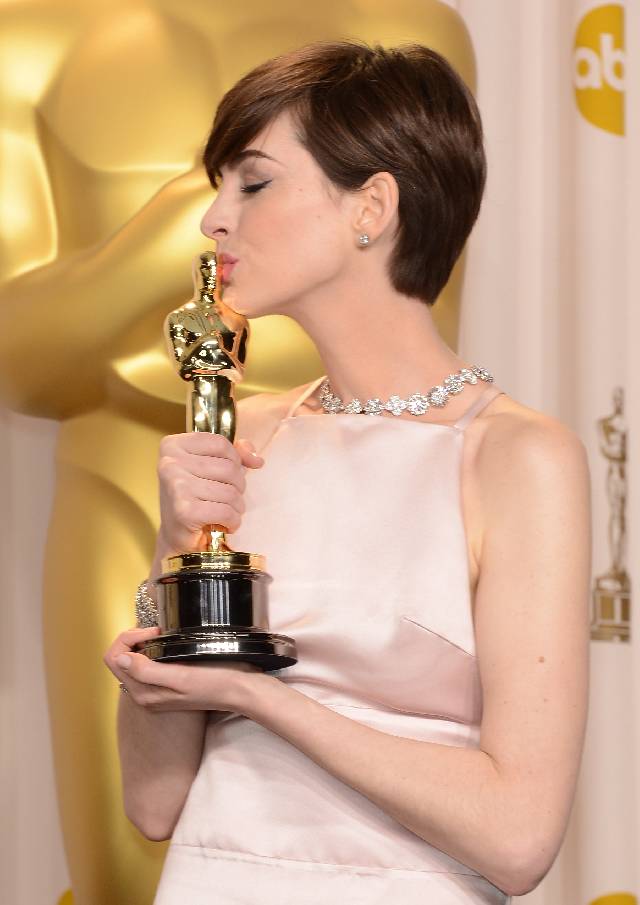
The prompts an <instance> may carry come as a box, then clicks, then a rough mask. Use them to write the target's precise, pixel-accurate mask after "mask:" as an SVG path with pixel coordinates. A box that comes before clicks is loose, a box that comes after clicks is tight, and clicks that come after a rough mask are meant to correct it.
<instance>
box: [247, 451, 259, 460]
mask: <svg viewBox="0 0 640 905" xmlns="http://www.w3.org/2000/svg"><path fill="white" fill-rule="evenodd" d="M249 455H250V456H253V458H254V459H261V458H262V456H259V455H258V453H255V452H254V451H253V450H252V449H250V450H249Z"/></svg>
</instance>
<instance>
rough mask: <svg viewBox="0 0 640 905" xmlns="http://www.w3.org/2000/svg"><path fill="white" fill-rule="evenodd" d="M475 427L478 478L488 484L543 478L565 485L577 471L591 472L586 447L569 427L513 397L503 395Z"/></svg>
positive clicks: (478, 420) (472, 426) (579, 472)
mask: <svg viewBox="0 0 640 905" xmlns="http://www.w3.org/2000/svg"><path fill="white" fill-rule="evenodd" d="M476 421H477V424H476V423H473V422H472V425H470V427H471V428H474V431H473V433H474V434H475V437H474V439H475V444H474V445H475V447H476V448H475V456H474V459H475V465H476V468H475V469H474V470H475V471H476V474H477V476H478V477H479V478H480V479H481V480H482V481H483V482H484V481H488V480H493V479H496V480H499V481H500V483H501V484H504V482H505V481H507V480H509V479H511V480H513V481H514V482H516V483H517V482H518V481H520V480H522V479H523V478H539V479H543V478H545V477H546V479H548V480H551V481H552V482H562V481H563V479H565V478H566V477H567V476H568V475H567V470H571V471H572V472H573V473H574V474H577V475H578V476H584V474H585V473H586V472H587V471H588V466H587V455H586V450H585V446H584V443H583V442H582V440H581V438H580V437H579V436H578V434H577V433H576V432H575V431H574V430H573V429H572V428H571V427H569V426H568V425H567V424H565V423H564V422H563V421H560V420H559V419H557V418H555V417H553V416H552V415H548V414H546V413H545V412H541V411H538V410H536V409H533V408H530V407H529V406H527V405H524V404H523V403H521V402H518V401H517V400H515V399H513V398H512V397H510V396H508V395H507V394H501V395H500V396H497V397H496V399H495V400H493V402H492V403H491V404H490V406H488V408H487V410H486V413H483V417H480V418H478V419H476Z"/></svg>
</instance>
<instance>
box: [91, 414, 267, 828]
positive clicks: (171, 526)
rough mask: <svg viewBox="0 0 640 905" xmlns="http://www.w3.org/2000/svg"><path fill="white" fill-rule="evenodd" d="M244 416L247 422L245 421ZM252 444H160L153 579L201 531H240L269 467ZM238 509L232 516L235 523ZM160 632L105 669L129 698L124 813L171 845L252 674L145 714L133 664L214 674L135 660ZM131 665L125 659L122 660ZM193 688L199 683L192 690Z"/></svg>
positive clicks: (192, 439)
mask: <svg viewBox="0 0 640 905" xmlns="http://www.w3.org/2000/svg"><path fill="white" fill-rule="evenodd" d="M238 408H239V416H240V417H239V426H241V428H242V429H243V430H247V431H248V432H249V433H250V434H251V432H252V431H251V428H252V421H251V419H248V418H246V417H245V410H246V408H247V405H246V404H244V403H241V404H240V405H239V407H238ZM240 412H242V415H240ZM251 446H252V442H251V441H250V440H244V439H241V440H238V441H237V445H236V447H235V448H234V447H233V446H232V444H231V443H229V442H228V441H227V440H226V439H225V438H224V437H215V436H212V435H211V434H206V433H198V434H181V435H177V436H175V437H167V438H165V439H164V440H163V442H162V444H161V457H160V463H159V467H158V470H159V479H160V480H159V483H160V501H161V511H162V523H161V526H160V530H159V532H158V537H157V541H156V549H155V554H154V559H153V564H152V566H151V570H150V572H149V579H150V580H152V579H155V578H158V577H159V576H160V575H161V574H162V571H163V569H162V559H163V558H164V557H165V556H168V555H170V554H171V553H175V552H176V551H179V550H195V549H198V548H199V547H200V545H201V540H202V529H201V525H202V523H203V522H204V523H209V522H212V523H217V522H222V523H223V524H225V525H227V526H229V527H232V526H233V527H237V526H238V525H239V523H240V513H241V511H242V509H243V508H244V504H243V502H242V491H243V490H244V484H245V479H244V473H243V472H244V467H248V468H259V467H261V466H262V464H263V461H264V460H263V459H262V458H261V457H259V456H256V455H255V454H254V453H253V452H252V450H251ZM232 508H233V513H234V514H233V516H232ZM157 633H158V629H133V630H131V631H128V632H123V633H122V634H121V635H119V636H118V638H116V640H115V641H114V643H113V644H112V646H111V648H110V649H109V651H107V653H106V655H105V658H104V659H105V663H106V665H107V666H108V667H109V669H111V670H112V672H113V673H114V674H115V675H116V676H117V678H119V679H120V680H121V681H123V682H124V684H125V687H126V688H127V693H126V694H121V695H120V703H119V706H118V748H119V753H120V767H121V775H122V790H123V799H124V808H125V812H126V814H127V816H128V817H129V819H130V820H131V822H132V823H133V824H134V825H135V826H137V827H138V829H139V830H140V831H141V832H142V833H143V835H145V836H146V837H147V838H149V839H154V840H160V839H168V838H169V837H170V836H171V834H172V832H173V828H174V826H175V824H176V821H177V819H178V817H179V815H180V812H181V811H182V807H183V805H184V802H185V800H186V797H187V794H188V792H189V789H190V788H191V783H192V782H193V779H194V778H195V775H196V773H197V771H198V767H199V765H200V759H201V756H202V747H203V744H204V732H205V729H206V724H207V711H210V710H216V709H217V710H221V711H226V710H233V709H234V701H235V697H236V696H235V694H234V689H235V685H236V683H237V681H238V676H239V674H240V673H241V672H243V671H245V670H247V671H248V670H252V669H253V667H249V666H248V665H247V664H244V663H230V664H227V665H226V666H223V667H216V670H219V672H218V676H217V677H216V678H217V680H218V682H219V683H220V688H221V693H220V695H219V696H218V698H217V699H216V702H215V704H214V705H210V704H209V702H208V701H207V700H204V699H199V700H196V701H194V700H193V699H192V701H191V706H190V708H189V710H188V711H187V710H180V709H178V710H171V712H154V711H152V710H151V709H149V708H148V707H145V706H144V694H145V692H146V688H145V686H144V685H142V684H141V683H140V682H137V681H136V679H135V677H134V675H133V673H132V672H127V665H128V663H129V662H130V661H131V660H136V659H138V660H140V661H143V664H144V665H148V666H154V667H155V668H156V670H157V669H159V670H160V674H161V675H163V676H167V675H168V676H169V677H172V676H173V677H174V678H175V677H178V679H182V680H184V679H188V680H191V679H193V678H194V677H196V678H200V679H203V678H205V679H206V678H207V677H208V675H209V674H210V672H211V667H206V666H205V667H200V668H198V667H197V666H194V665H188V666H180V665H177V664H162V663H158V664H155V663H152V662H151V661H149V660H147V658H146V657H145V656H144V655H143V654H136V653H133V651H132V648H134V646H135V645H136V644H137V643H139V642H140V641H143V640H146V639H148V638H151V637H153V636H154V635H155V634H157ZM122 658H124V659H122ZM192 687H193V683H192Z"/></svg>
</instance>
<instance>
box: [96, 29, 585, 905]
mask: <svg viewBox="0 0 640 905" xmlns="http://www.w3.org/2000/svg"><path fill="white" fill-rule="evenodd" d="M204 161H205V165H206V166H207V170H208V172H209V174H210V178H211V179H212V182H213V184H214V185H219V191H218V195H217V197H216V200H215V201H214V202H213V204H212V205H211V207H210V208H209V209H208V211H207V212H206V214H205V216H204V219H203V221H202V231H203V232H204V234H205V235H206V236H209V237H211V238H212V239H215V240H216V241H217V243H218V252H219V253H220V255H221V259H222V261H223V282H224V284H225V301H226V302H227V303H228V304H229V305H231V307H232V308H234V309H235V310H237V311H239V312H241V313H243V314H245V315H247V316H248V317H258V316H260V315H263V314H267V313H279V314H286V315H288V316H290V317H292V318H294V319H295V320H296V321H297V322H298V323H299V324H301V326H302V327H303V328H304V329H305V330H306V331H307V332H308V333H309V335H310V336H311V338H312V339H313V341H314V343H315V344H316V346H317V348H318V350H319V352H320V355H321V357H322V360H323V362H324V365H325V368H326V376H325V378H323V379H321V380H319V381H315V382H313V383H312V384H309V385H307V386H305V387H298V388H296V389H295V390H294V391H292V392H290V393H287V394H284V395H282V396H269V395H266V394H264V395H259V396H254V397H251V399H249V400H246V401H245V402H243V403H241V404H240V414H239V425H240V436H243V437H245V438H247V439H246V440H243V441H238V443H237V444H236V445H235V446H233V445H231V444H230V443H229V442H228V441H226V440H225V439H224V438H221V437H215V436H209V435H205V434H180V435H174V436H170V437H167V438H166V439H165V440H164V441H163V444H162V448H161V455H160V463H159V476H160V499H161V513H162V525H161V529H160V532H159V536H158V544H157V555H156V558H155V561H154V564H153V567H152V571H151V576H152V577H156V576H157V575H158V574H159V573H160V560H161V558H162V556H164V555H167V554H168V553H170V552H172V551H178V550H187V549H198V548H201V547H202V545H203V532H202V528H203V526H205V525H207V524H210V523H222V524H223V525H225V526H226V527H227V528H228V529H229V531H231V532H234V537H233V545H234V546H235V547H236V548H237V549H245V550H253V551H256V552H261V553H264V554H266V556H267V563H268V567H269V571H270V572H271V574H272V575H273V577H274V582H273V585H272V587H271V592H270V617H271V618H270V623H271V627H272V630H274V631H278V632H283V633H285V634H288V635H292V636H294V637H295V638H296V641H297V644H298V653H299V662H298V663H297V665H296V666H294V667H292V668H290V669H287V670H283V671H281V672H279V673H274V674H263V673H258V672H256V671H254V670H253V669H251V668H249V667H247V666H245V665H235V666H231V665H229V666H216V667H215V668H211V667H209V666H182V665H173V664H162V663H155V662H152V661H149V660H147V659H146V658H145V657H144V656H142V655H140V654H136V653H134V652H133V651H132V648H133V646H134V645H135V644H136V643H137V642H139V641H140V640H142V639H145V638H149V637H152V636H153V634H154V633H155V632H156V631H157V629H135V630H131V631H128V632H124V633H123V634H122V635H120V636H119V638H118V639H117V640H116V641H115V642H114V644H113V646H112V647H111V649H110V650H109V652H108V653H107V655H106V658H105V659H106V662H107V664H108V666H109V667H110V668H111V670H112V671H113V672H114V673H115V675H116V676H117V677H118V679H119V680H120V681H121V682H122V683H123V688H124V690H125V691H126V692H127V693H126V694H123V695H122V696H121V705H120V711H119V738H120V749H121V761H122V776H123V787H124V798H125V807H126V810H127V813H128V814H129V816H130V818H131V820H132V821H133V822H134V823H135V824H136V825H137V826H138V827H139V828H140V830H141V831H142V832H143V833H144V834H145V835H146V836H147V837H149V838H153V839H164V838H168V837H172V844H171V848H170V851H169V854H168V857H167V861H166V864H165V869H164V873H163V877H162V880H161V883H160V888H159V890H158V894H157V898H156V902H157V903H158V905H173V903H177V902H183V901H189V902H190V903H191V905H199V903H204V902H210V901H216V902H218V903H221V905H223V903H224V905H226V903H231V902H234V903H236V902H238V903H240V902H241V903H246V905H249V903H254V902H258V901H262V900H263V899H265V898H271V899H272V900H274V901H277V902H279V903H293V902H296V903H299V902H309V903H326V902H328V901H329V900H330V897H331V898H332V899H335V900H336V901H340V902H348V903H367V905H369V903H377V902H383V901H385V902H386V901H390V900H394V901H398V902H402V903H404V905H407V903H409V905H411V903H418V902H420V903H423V902H433V903H434V905H436V903H437V905H450V903H462V902H464V903H469V902H473V903H504V902H505V901H507V900H508V897H509V896H510V895H519V894H523V893H525V892H527V891H528V890H530V889H532V888H533V887H534V886H535V885H536V884H537V883H538V882H539V881H540V879H541V878H542V877H543V876H544V875H545V873H546V872H547V870H548V869H549V867H550V865H551V864H552V862H553V860H554V857H555V855H556V853H557V851H558V848H559V846H560V842H561V840H562V837H563V834H564V830H565V827H566V823H567V819H568V814H569V810H570V804H571V799H572V795H573V791H574V787H575V782H576V775H577V771H578V765H579V757H580V751H581V746H582V739H583V733H584V723H585V712H586V687H587V650H588V618H587V605H586V603H587V599H588V576H589V551H590V543H589V495H588V472H587V465H586V459H585V453H584V449H583V447H582V445H581V443H580V441H579V440H578V439H577V438H576V437H575V435H573V434H572V433H571V432H570V431H569V430H568V429H567V428H566V427H564V426H563V425H562V424H560V423H558V422H556V421H555V420H553V419H551V418H549V417H547V416H545V415H543V414H541V413H539V412H535V411H532V410H531V409H529V408H526V407H525V406H523V405H520V404H519V403H517V402H516V401H514V400H512V399H510V398H508V397H507V396H506V395H505V394H504V393H503V392H502V391H500V390H499V389H498V388H497V387H495V385H493V383H492V382H491V376H490V375H489V374H488V372H486V371H484V370H482V369H479V368H476V367H474V366H473V365H472V364H471V363H469V362H465V361H463V360H462V359H460V358H459V357H458V356H457V355H456V354H455V353H454V352H453V351H452V350H451V349H450V348H449V347H448V346H446V344H445V343H444V342H443V341H442V340H441V338H440V337H439V335H438V333H437V331H436V329H435V327H434V324H433V320H432V316H431V312H430V306H431V305H432V304H433V303H434V302H435V300H436V298H437V296H438V294H439V292H440V290H441V289H442V287H443V285H444V284H445V283H446V280H447V278H448V276H449V273H450V271H451V268H452V266H453V264H454V262H455V260H456V259H457V257H458V256H459V254H460V252H461V249H462V247H463V245H464V242H465V240H466V238H467V236H468V234H469V232H470V230H471V227H472V226H473V223H474V221H475V219H476V217H477V213H478V209H479V206H480V201H481V197H482V192H483V188H484V181H485V160H484V153H483V149H482V131H481V124H480V119H479V114H478V111H477V108H476V105H475V103H474V101H473V98H472V97H471V95H470V93H469V92H468V90H467V89H466V87H465V86H464V84H463V83H462V81H461V80H460V79H459V78H458V76H457V75H456V74H455V72H454V71H453V70H452V69H451V67H450V66H449V65H448V64H447V63H446V62H445V61H444V60H443V59H442V58H441V57H440V56H439V55H437V54H436V53H434V52H433V51H430V50H428V49H426V48H424V47H419V46H412V47H408V48H401V49H397V50H383V49H381V48H375V49H370V48H367V47H363V46H360V45H354V44H324V45H312V46H311V47H308V48H304V49H303V50H301V51H297V52H295V53H291V54H288V55H285V56H284V57H280V58H277V59H275V60H272V61H270V62H268V63H266V64H264V65H263V66H260V67H258V68H257V69H255V70H253V71H252V72H251V73H249V74H248V75H247V76H246V77H245V78H244V79H242V80H241V81H240V82H239V83H238V84H237V85H236V86H235V87H234V88H233V89H232V90H231V91H230V92H229V93H228V94H227V95H226V97H225V98H224V99H223V101H222V103H221V105H220V108H219V110H218V113H217V116H216V120H215V122H214V126H213V130H212V133H211V136H210V138H209V141H208V143H207V146H206V149H205V154H204ZM429 387H431V388H432V390H431V391H430V392H429V393H428V394H427V393H426V391H427V389H428V388H429ZM425 394H426V395H425ZM366 401H368V403H367V402H366ZM365 406H366V407H365ZM363 407H365V410H364V411H363ZM368 412H371V413H372V414H371V415H369V414H368ZM373 413H377V414H375V415H374V414H373ZM256 449H259V450H260V451H261V455H257V454H256V452H255V450H256Z"/></svg>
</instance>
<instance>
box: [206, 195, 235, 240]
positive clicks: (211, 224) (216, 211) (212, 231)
mask: <svg viewBox="0 0 640 905" xmlns="http://www.w3.org/2000/svg"><path fill="white" fill-rule="evenodd" d="M217 201H218V199H217V198H216V200H215V201H214V202H213V203H212V204H211V205H210V206H209V207H208V208H207V210H206V212H205V215H204V217H203V218H202V220H201V221H200V232H201V233H202V234H203V235H204V236H206V237H207V238H208V239H222V238H224V236H226V235H228V233H229V228H228V225H227V224H226V222H225V221H224V220H223V218H222V211H221V209H220V206H219V205H218V206H216V205H217Z"/></svg>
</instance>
